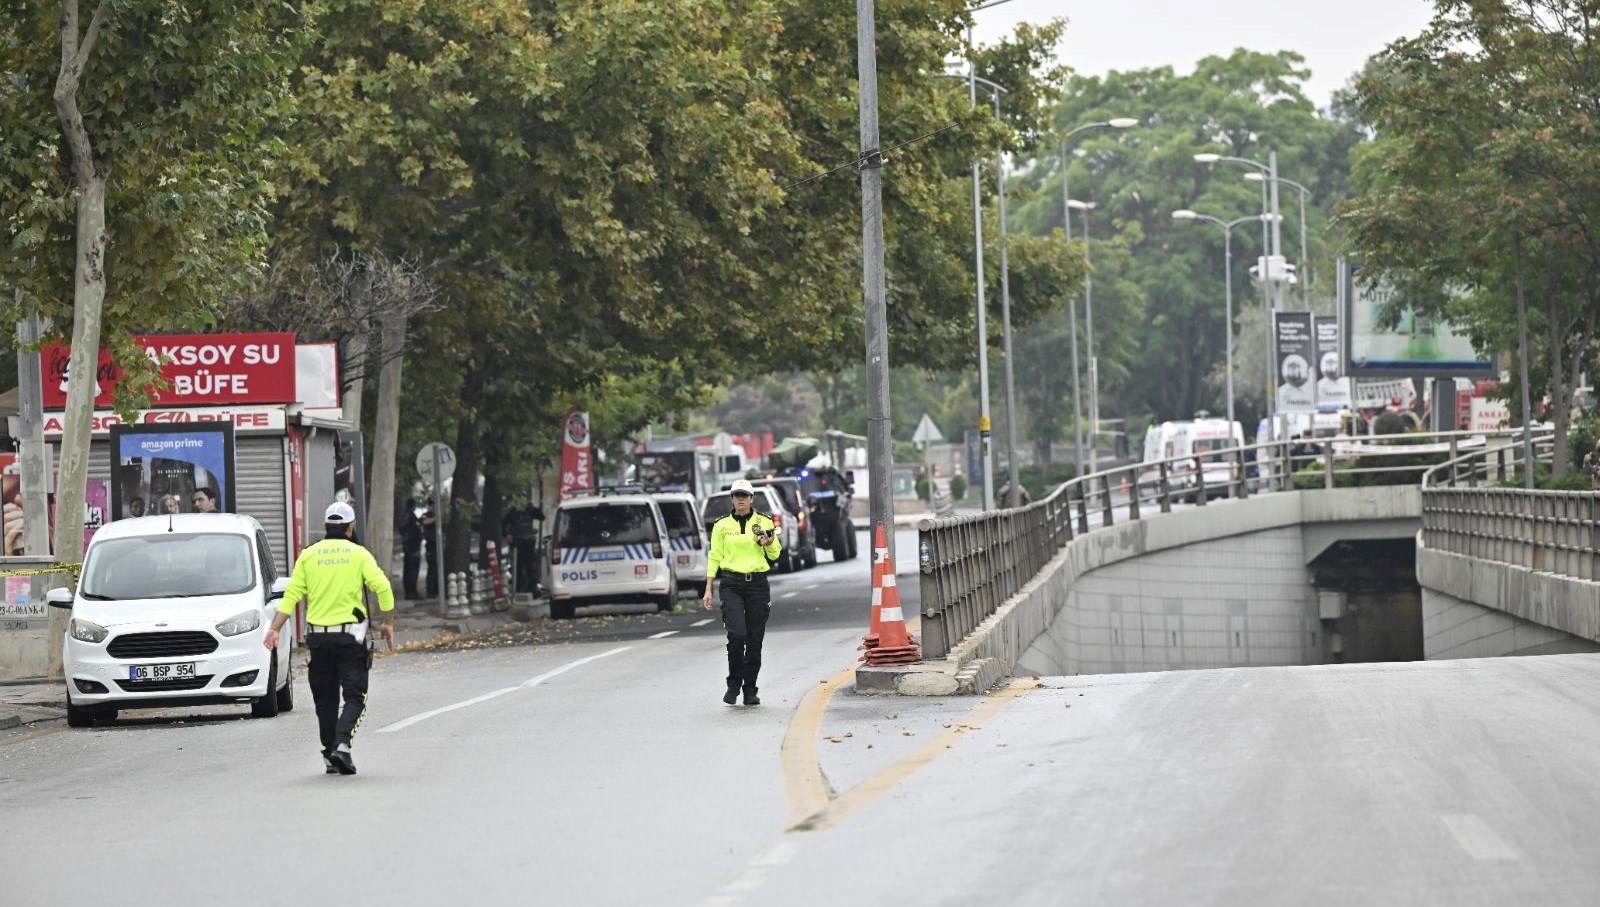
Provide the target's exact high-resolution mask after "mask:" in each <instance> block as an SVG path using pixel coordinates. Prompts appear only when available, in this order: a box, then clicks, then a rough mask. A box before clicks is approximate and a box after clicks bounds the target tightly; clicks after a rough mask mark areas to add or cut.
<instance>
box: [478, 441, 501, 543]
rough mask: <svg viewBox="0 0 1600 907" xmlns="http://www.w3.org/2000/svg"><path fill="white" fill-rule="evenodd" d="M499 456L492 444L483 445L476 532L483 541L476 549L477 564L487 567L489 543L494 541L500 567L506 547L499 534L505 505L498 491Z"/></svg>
mask: <svg viewBox="0 0 1600 907" xmlns="http://www.w3.org/2000/svg"><path fill="white" fill-rule="evenodd" d="M499 472H500V457H499V456H498V455H497V453H496V451H495V448H494V445H492V444H490V445H485V447H484V451H483V507H482V508H481V510H480V511H479V512H480V513H482V514H483V516H482V517H481V518H480V519H479V521H478V523H479V526H480V527H481V528H480V529H479V532H478V534H479V535H481V536H482V537H483V540H484V543H485V544H483V545H481V546H480V547H479V549H478V566H480V567H482V568H483V569H485V570H487V569H489V545H488V544H487V543H488V542H490V541H492V542H494V547H495V554H496V556H497V557H499V559H500V567H501V569H502V570H504V569H505V564H506V549H505V539H504V538H503V537H502V536H501V535H500V520H501V518H502V517H504V516H505V512H506V506H505V500H504V497H505V496H504V495H503V494H502V493H501V491H500V476H499V475H498V473H499Z"/></svg>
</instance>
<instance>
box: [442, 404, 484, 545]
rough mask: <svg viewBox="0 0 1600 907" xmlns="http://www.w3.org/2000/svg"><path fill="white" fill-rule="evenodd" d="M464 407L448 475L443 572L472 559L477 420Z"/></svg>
mask: <svg viewBox="0 0 1600 907" xmlns="http://www.w3.org/2000/svg"><path fill="white" fill-rule="evenodd" d="M474 410H475V407H470V406H469V407H467V408H466V410H465V411H464V412H463V413H462V416H461V418H460V419H459V420H458V421H457V422H456V471H455V472H454V473H453V474H452V477H451V482H450V485H451V490H450V518H449V524H448V525H449V527H450V529H449V532H450V540H449V544H447V545H446V546H445V551H444V568H445V572H446V573H463V572H465V571H466V569H467V565H468V564H469V563H470V562H471V560H472V518H473V516H474V515H475V514H476V513H477V510H478V487H477V486H478V459H479V457H478V420H477V416H476V414H475V411H474Z"/></svg>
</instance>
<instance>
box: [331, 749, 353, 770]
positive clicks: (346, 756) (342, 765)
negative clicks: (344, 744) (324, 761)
mask: <svg viewBox="0 0 1600 907" xmlns="http://www.w3.org/2000/svg"><path fill="white" fill-rule="evenodd" d="M328 762H329V763H330V764H331V765H332V766H333V767H334V769H335V770H336V771H338V773H339V774H341V775H353V774H355V773H356V762H355V760H354V759H352V758H350V751H349V750H340V749H336V750H334V751H333V752H331V753H329V754H328Z"/></svg>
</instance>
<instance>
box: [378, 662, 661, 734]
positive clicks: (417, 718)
mask: <svg viewBox="0 0 1600 907" xmlns="http://www.w3.org/2000/svg"><path fill="white" fill-rule="evenodd" d="M631 648H633V647H632V646H623V647H622V648H620V649H612V650H611V651H609V652H601V653H600V654H599V655H590V656H589V657H588V658H580V659H578V660H577V661H574V662H569V663H568V664H564V665H562V666H561V667H559V668H556V669H555V670H553V671H546V672H545V673H543V674H540V675H539V676H538V677H535V678H533V679H532V680H528V681H525V682H523V683H522V684H520V685H519V686H514V687H505V688H503V689H499V690H495V691H494V692H492V693H485V694H483V695H482V696H474V697H472V698H471V699H465V700H462V701H461V702H457V703H452V704H450V705H447V706H441V707H439V708H437V709H432V710H430V711H426V712H423V713H421V714H419V715H412V716H411V717H410V718H405V719H402V720H400V721H396V722H395V723H394V724H391V725H389V726H387V727H381V728H378V733H380V734H392V733H394V732H395V731H403V730H405V729H406V728H408V727H411V726H412V725H414V724H418V723H420V722H423V721H427V720H428V719H429V718H437V717H438V716H440V715H443V714H446V713H447V712H454V711H457V710H459V709H464V708H467V707H468V706H474V705H477V704H478V703H480V702H488V701H489V700H491V699H495V698H497V697H500V696H504V695H506V694H507V693H515V692H516V691H517V690H520V689H526V688H528V687H536V686H538V685H539V684H541V683H544V682H545V681H546V680H549V679H550V678H552V677H555V676H556V675H558V674H565V673H566V672H568V671H570V670H572V669H573V668H576V667H579V666H580V665H586V664H588V663H589V662H591V661H596V660H598V659H601V658H605V657H607V656H609V655H616V654H617V653H619V652H626V651H628V650H629V649H631Z"/></svg>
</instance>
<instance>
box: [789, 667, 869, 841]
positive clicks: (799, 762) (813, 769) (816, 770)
mask: <svg viewBox="0 0 1600 907" xmlns="http://www.w3.org/2000/svg"><path fill="white" fill-rule="evenodd" d="M854 676H856V669H855V667H854V666H853V665H852V666H851V667H848V668H845V669H844V670H843V671H840V672H839V673H838V674H836V675H834V676H833V677H831V678H829V679H828V680H826V681H824V682H823V683H821V684H819V685H818V686H816V687H814V688H813V689H812V690H811V692H809V693H807V694H806V695H805V698H804V699H801V700H800V705H799V707H798V708H796V709H795V710H794V717H792V718H790V719H789V730H788V732H787V733H785V734H784V735H783V747H782V749H780V750H779V753H778V757H779V764H780V765H781V766H782V770H783V799H784V801H785V802H787V803H788V804H789V821H788V823H787V824H786V826H785V827H790V828H792V827H794V826H795V825H797V824H799V823H800V822H803V821H805V819H807V818H808V817H810V816H814V815H816V814H817V813H819V812H821V811H822V810H824V809H827V808H828V802H829V800H830V799H831V798H832V794H831V793H830V792H829V790H828V782H827V781H825V780H824V779H823V777H822V765H821V763H819V762H818V761H817V737H818V735H819V734H821V732H822V719H823V718H824V717H825V716H826V714H827V710H828V702H829V701H830V700H832V699H833V694H834V691H835V690H837V689H839V687H841V686H843V685H844V684H845V682H846V681H848V680H850V679H851V678H852V677H854Z"/></svg>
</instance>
